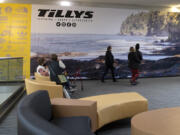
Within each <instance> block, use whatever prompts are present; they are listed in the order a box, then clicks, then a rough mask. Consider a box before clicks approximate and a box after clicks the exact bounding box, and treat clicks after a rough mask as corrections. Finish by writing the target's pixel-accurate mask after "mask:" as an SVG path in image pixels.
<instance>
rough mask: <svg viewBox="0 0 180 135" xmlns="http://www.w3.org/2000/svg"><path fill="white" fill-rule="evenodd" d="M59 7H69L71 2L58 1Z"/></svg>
mask: <svg viewBox="0 0 180 135" xmlns="http://www.w3.org/2000/svg"><path fill="white" fill-rule="evenodd" d="M60 5H61V6H67V7H69V6H71V2H69V1H60Z"/></svg>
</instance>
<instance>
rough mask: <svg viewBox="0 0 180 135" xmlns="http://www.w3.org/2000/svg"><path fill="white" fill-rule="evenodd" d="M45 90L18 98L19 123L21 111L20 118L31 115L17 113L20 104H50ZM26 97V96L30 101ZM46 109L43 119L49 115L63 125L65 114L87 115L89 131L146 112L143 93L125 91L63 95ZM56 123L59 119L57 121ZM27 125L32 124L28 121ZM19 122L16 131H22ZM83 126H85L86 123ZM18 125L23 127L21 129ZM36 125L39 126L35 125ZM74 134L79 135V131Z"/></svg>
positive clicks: (76, 118) (69, 116)
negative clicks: (75, 95) (79, 95)
mask: <svg viewBox="0 0 180 135" xmlns="http://www.w3.org/2000/svg"><path fill="white" fill-rule="evenodd" d="M48 93H49V92H48V91H47V90H45V91H44V90H38V91H35V92H32V94H30V95H28V96H26V97H25V98H24V100H23V101H21V103H20V104H19V107H18V121H20V122H19V123H21V119H22V118H21V115H22V114H24V115H22V116H24V118H23V119H26V116H27V117H31V116H28V115H29V114H26V113H27V112H26V111H25V112H24V113H22V114H21V112H23V110H25V109H24V107H23V108H22V106H23V105H24V104H30V105H31V106H28V105H27V106H26V107H30V108H34V107H33V106H34V105H35V108H36V107H37V106H41V104H42V103H43V104H46V105H43V106H48V105H49V104H50V103H49V102H50V101H48V100H49V99H48ZM41 95H42V98H41ZM43 95H46V96H43ZM38 96H39V97H38ZM33 97H35V99H36V98H37V99H38V101H39V102H38V101H36V100H35V99H32V98H33ZM28 99H30V101H29V100H28ZM25 100H27V101H25ZM43 100H47V101H43ZM26 102H28V103H26ZM31 102H32V103H31ZM43 106H42V107H43ZM37 108H38V107H37ZM45 108H46V107H45ZM49 108H52V110H47V114H49V115H50V116H49V117H48V118H47V119H46V120H48V121H50V119H51V118H52V117H53V118H55V119H59V118H63V120H64V122H65V125H66V117H68V119H70V118H71V117H73V119H74V120H78V118H79V117H80V119H83V118H84V117H86V119H87V118H88V119H89V124H90V122H91V124H90V125H89V128H90V129H91V131H93V132H95V131H97V130H98V129H100V128H101V127H103V126H104V125H106V124H109V123H111V122H113V121H117V120H120V119H124V118H129V117H132V116H134V115H135V114H138V113H140V112H144V111H147V110H148V101H147V99H146V98H144V97H143V96H141V95H140V94H138V93H136V92H127V93H115V94H106V95H99V96H92V97H86V98H80V99H66V98H59V97H58V98H51V107H49ZM41 109H42V110H44V108H41V107H40V110H39V111H40V113H41ZM44 111H45V110H44ZM38 113H39V112H38ZM44 113H45V112H44ZM40 115H41V114H40ZM42 115H45V114H42ZM51 115H52V116H51ZM32 117H33V116H32ZM74 117H75V118H74ZM81 117H83V118H81ZM68 121H69V122H70V120H67V122H68ZM82 121H84V120H82ZM86 121H88V120H86ZM28 122H29V121H28V118H27V123H28ZM30 122H31V121H30ZM62 122H63V121H62ZM46 123H47V121H46ZM57 123H59V122H58V121H57ZM31 124H33V123H32V122H31ZM48 124H49V123H48ZM61 124H62V123H61ZM61 124H60V125H61ZM22 125H24V123H21V124H20V125H19V128H18V129H19V130H20V129H22V130H24V129H23V128H24V127H23V126H22ZM27 125H28V124H27ZM62 125H63V124H62ZM67 125H68V124H67ZM85 125H87V123H86V124H85ZM21 126H22V127H23V128H21ZM34 126H36V125H34ZM63 127H64V125H63ZM70 127H71V126H70V125H69V126H68V127H64V128H65V129H68V128H70ZM26 128H28V127H26ZM36 128H40V127H36ZM75 129H76V130H78V128H75ZM86 129H87V126H86ZM25 130H26V129H25ZM87 131H88V130H87ZM78 134H79V135H81V134H80V133H78ZM20 135H21V134H20Z"/></svg>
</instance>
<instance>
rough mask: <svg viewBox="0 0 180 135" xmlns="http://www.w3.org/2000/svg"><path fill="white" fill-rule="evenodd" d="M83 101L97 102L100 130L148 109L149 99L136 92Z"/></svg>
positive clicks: (88, 98) (94, 97)
mask: <svg viewBox="0 0 180 135" xmlns="http://www.w3.org/2000/svg"><path fill="white" fill-rule="evenodd" d="M81 99H82V100H91V101H96V102H97V113H98V127H99V128H100V127H102V126H103V125H105V124H108V123H110V122H113V121H116V120H119V119H123V118H128V117H132V116H134V115H135V114H137V113H140V112H143V111H146V110H147V109H148V101H147V99H146V98H144V97H143V96H141V95H140V94H138V93H136V92H127V93H115V94H106V95H98V96H92V97H86V98H81Z"/></svg>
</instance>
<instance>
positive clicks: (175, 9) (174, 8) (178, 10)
mask: <svg viewBox="0 0 180 135" xmlns="http://www.w3.org/2000/svg"><path fill="white" fill-rule="evenodd" d="M171 12H180V9H179V8H178V7H172V8H171Z"/></svg>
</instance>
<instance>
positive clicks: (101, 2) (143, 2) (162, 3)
mask: <svg viewBox="0 0 180 135" xmlns="http://www.w3.org/2000/svg"><path fill="white" fill-rule="evenodd" d="M59 1H60V0H5V3H31V4H52V5H54V4H57V3H58V2H59ZM69 1H72V2H73V3H74V5H83V6H84V5H87V6H97V7H99V6H100V7H121V6H130V7H151V8H152V7H159V8H161V7H162V8H167V7H171V6H173V5H180V0H69Z"/></svg>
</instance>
